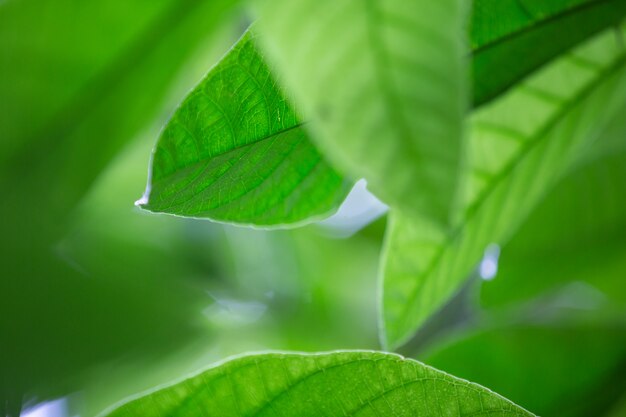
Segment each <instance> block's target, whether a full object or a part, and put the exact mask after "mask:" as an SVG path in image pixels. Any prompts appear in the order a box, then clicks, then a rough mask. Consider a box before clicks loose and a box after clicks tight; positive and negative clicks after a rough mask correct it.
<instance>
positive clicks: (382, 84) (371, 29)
mask: <svg viewBox="0 0 626 417" xmlns="http://www.w3.org/2000/svg"><path fill="white" fill-rule="evenodd" d="M376 1H378V0H365V14H366V16H365V17H366V19H365V20H366V22H367V24H366V26H367V27H366V31H367V34H368V39H369V42H370V44H371V46H372V55H373V59H372V61H373V67H374V73H375V74H376V80H377V81H378V85H379V88H380V90H381V92H382V93H383V96H384V98H385V101H387V103H388V106H385V108H386V109H402V108H403V107H404V106H403V105H402V100H401V99H400V98H399V97H398V96H397V94H396V92H395V88H394V87H393V82H392V81H391V79H390V77H389V75H388V72H387V70H386V69H385V68H386V67H385V66H384V65H381V64H382V63H383V62H389V61H390V59H389V56H388V53H387V50H386V47H385V45H384V43H383V41H382V40H381V39H379V38H380V33H379V30H378V29H377V22H382V21H383V20H384V18H383V14H382V13H381V12H380V10H379V9H378V7H377V5H376ZM387 113H388V114H389V115H390V117H391V118H392V119H393V121H394V123H391V125H392V126H393V128H394V129H395V130H396V131H397V133H398V137H399V138H400V139H401V140H402V141H403V142H405V143H406V144H407V148H408V150H409V153H410V154H411V156H412V159H413V160H414V161H418V162H419V161H421V160H422V159H423V156H422V155H421V154H420V153H419V152H418V151H417V149H415V146H414V144H413V143H412V141H411V130H410V128H409V124H408V121H407V119H406V117H405V116H404V112H402V111H399V110H398V111H388V112H387Z"/></svg>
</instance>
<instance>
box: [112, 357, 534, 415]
mask: <svg viewBox="0 0 626 417" xmlns="http://www.w3.org/2000/svg"><path fill="white" fill-rule="evenodd" d="M198 410H202V414H203V415H204V416H206V417H209V416H219V417H245V416H268V417H269V416H298V417H309V416H310V417H321V416H328V417H331V416H332V417H335V416H340V415H341V416H357V415H358V416H380V417H383V416H390V417H391V416H393V417H403V416H406V417H409V416H410V417H414V416H433V417H434V416H444V415H455V416H459V417H463V416H478V415H485V416H486V415H489V416H494V417H495V416H532V414H531V413H529V412H527V411H525V410H523V409H522V408H520V407H518V406H516V405H515V404H513V403H511V402H509V401H508V400H506V399H504V398H502V397H500V396H499V395H497V394H495V393H493V392H491V391H489V390H487V389H485V388H483V387H480V386H478V385H475V384H472V383H470V382H467V381H464V380H460V379H457V378H454V377H452V376H450V375H448V374H445V373H443V372H441V371H437V370H435V369H433V368H430V367H428V366H425V365H423V364H421V363H419V362H416V361H413V360H410V359H405V358H403V357H401V356H398V355H393V354H388V353H376V352H358V351H353V352H336V353H324V354H308V355H307V354H290V353H267V354H260V355H252V356H244V357H241V358H239V359H234V360H231V361H228V362H225V363H223V364H222V365H220V366H217V367H215V368H212V369H209V370H207V371H205V372H202V373H200V374H198V375H196V376H194V377H192V378H189V379H187V380H184V381H182V382H180V383H178V384H176V385H172V386H171V387H168V388H164V389H161V390H159V391H156V392H153V393H151V394H148V395H146V396H144V397H140V398H138V399H136V400H132V401H130V402H128V403H127V404H124V405H122V406H121V407H119V408H117V409H115V410H113V411H111V412H108V413H105V414H104V415H106V416H110V417H123V416H143V417H150V416H151V417H160V416H163V417H165V416H167V417H182V416H195V415H197V414H198Z"/></svg>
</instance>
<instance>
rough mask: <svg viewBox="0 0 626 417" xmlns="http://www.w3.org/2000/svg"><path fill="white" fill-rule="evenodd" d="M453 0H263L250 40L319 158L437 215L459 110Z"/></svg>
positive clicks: (444, 207) (449, 199) (457, 139)
mask: <svg viewBox="0 0 626 417" xmlns="http://www.w3.org/2000/svg"><path fill="white" fill-rule="evenodd" d="M462 3H463V2H461V1H457V0H443V1H436V2H432V1H418V2H405V1H400V0H392V1H385V2H376V1H362V2H354V1H350V0H340V1H337V0H325V1H317V0H307V1H298V2H294V1H288V0H268V1H264V2H262V3H261V5H260V6H259V10H260V16H261V17H260V20H259V22H258V24H259V26H258V30H259V33H260V36H259V41H260V43H261V45H262V46H264V47H265V48H264V49H265V50H267V52H268V55H269V57H270V58H273V59H272V60H271V61H272V62H273V63H274V64H275V68H276V70H277V71H278V73H279V74H280V75H281V77H284V78H281V79H284V82H285V85H286V87H287V88H289V89H290V90H289V91H293V92H294V95H295V98H296V99H297V102H298V103H301V104H302V107H303V116H304V117H306V118H307V120H310V121H311V123H310V125H307V128H309V129H310V130H311V132H312V137H313V139H314V141H315V143H316V144H317V145H319V147H320V149H321V150H322V151H323V153H324V155H325V156H326V157H327V158H328V160H329V161H331V162H332V163H334V164H336V166H337V167H338V168H340V169H342V170H343V171H344V172H345V173H346V174H348V175H349V176H350V177H352V178H361V177H363V178H365V179H366V180H367V181H368V187H369V188H370V189H371V190H372V191H373V192H374V193H375V194H376V195H377V196H379V197H380V198H381V199H382V200H383V201H384V202H385V203H387V204H390V205H394V206H400V207H403V208H405V209H406V210H410V211H412V212H421V213H423V214H425V215H426V216H428V217H429V218H432V219H435V220H437V221H438V222H439V223H447V222H448V219H449V215H450V212H451V208H452V207H453V205H454V201H455V196H456V194H457V178H458V175H459V168H460V165H461V161H462V152H461V144H462V136H463V134H462V118H463V114H464V112H465V110H466V107H467V103H466V97H465V96H466V94H465V90H466V87H465V84H466V82H465V76H464V75H465V68H464V58H463V55H464V47H465V45H464V42H463V41H462V36H461V34H462V27H463V24H464V22H463V16H464V12H465V10H464V8H463V7H462Z"/></svg>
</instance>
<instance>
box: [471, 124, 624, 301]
mask: <svg viewBox="0 0 626 417" xmlns="http://www.w3.org/2000/svg"><path fill="white" fill-rule="evenodd" d="M608 133H609V136H608V137H607V136H606V135H603V136H602V137H601V138H600V141H601V142H603V143H597V144H596V145H603V146H606V143H607V142H609V141H611V140H615V139H617V140H619V142H621V146H622V149H616V147H615V146H609V147H608V149H607V151H608V152H609V153H608V155H605V156H604V157H599V158H596V159H595V160H592V161H586V162H585V163H583V164H578V165H577V166H576V169H575V170H574V171H573V172H570V173H569V174H568V175H567V176H566V177H565V178H563V180H562V181H560V182H559V184H558V185H557V186H556V187H555V188H554V190H553V191H551V192H550V194H549V195H548V197H547V198H546V199H545V200H544V201H542V202H541V204H540V205H539V206H537V208H536V209H535V211H534V212H533V213H532V214H531V215H530V217H529V218H528V220H527V221H526V222H525V223H524V226H523V228H522V229H521V230H520V232H519V233H517V234H516V235H515V236H514V237H513V239H512V240H511V241H510V242H509V243H508V244H507V245H506V246H505V247H504V248H503V250H502V255H501V256H500V263H499V269H498V277H497V279H495V280H493V281H490V282H487V283H485V284H484V286H483V288H482V291H481V299H482V302H483V305H485V306H488V307H502V306H506V305H511V304H514V303H517V302H523V301H525V300H527V299H529V298H533V297H536V296H538V295H540V294H544V293H546V292H554V291H558V290H560V289H562V288H563V287H564V286H565V285H568V284H571V283H572V282H585V283H587V284H589V285H591V286H593V287H594V288H595V289H596V290H599V291H601V293H602V294H603V295H604V299H605V300H606V301H607V302H608V301H611V302H613V303H615V304H619V305H621V306H626V293H624V291H623V290H622V289H621V287H622V286H623V281H624V280H623V278H624V276H626V257H624V253H625V250H626V214H625V213H624V207H626V185H625V184H626V141H624V135H625V134H626V128H625V127H624V120H623V114H620V115H619V117H617V118H616V120H615V123H614V129H612V131H611V132H608ZM611 136H613V137H614V138H615V139H613V138H612V137H611ZM594 148H595V146H594ZM586 158H588V156H587V155H586ZM531 276H532V279H528V278H529V277H531Z"/></svg>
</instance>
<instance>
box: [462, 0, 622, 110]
mask: <svg viewBox="0 0 626 417" xmlns="http://www.w3.org/2000/svg"><path fill="white" fill-rule="evenodd" d="M624 15H626V1H624V0H549V1H546V0H474V3H473V8H472V19H471V24H470V40H471V51H472V52H471V66H472V89H473V104H474V106H475V107H477V106H480V105H481V104H484V103H486V102H488V101H490V100H492V99H493V98H495V97H496V96H498V95H500V94H502V93H503V92H504V91H505V90H507V89H508V88H510V87H511V86H513V85H514V84H515V83H516V82H517V81H519V80H520V79H522V78H524V77H525V76H526V75H528V74H530V73H531V72H533V71H534V70H536V69H537V68H539V67H540V66H541V65H543V64H545V63H546V62H548V61H549V60H551V59H552V58H555V57H556V56H558V55H560V54H562V53H563V52H565V51H567V50H568V49H570V48H571V47H572V46H574V45H576V44H578V43H580V42H581V41H583V40H585V39H587V38H589V37H590V36H592V35H593V34H595V33H597V32H599V31H600V30H602V29H605V28H608V27H610V26H612V25H615V24H618V23H619V22H620V21H621V20H622V19H623V18H624Z"/></svg>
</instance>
